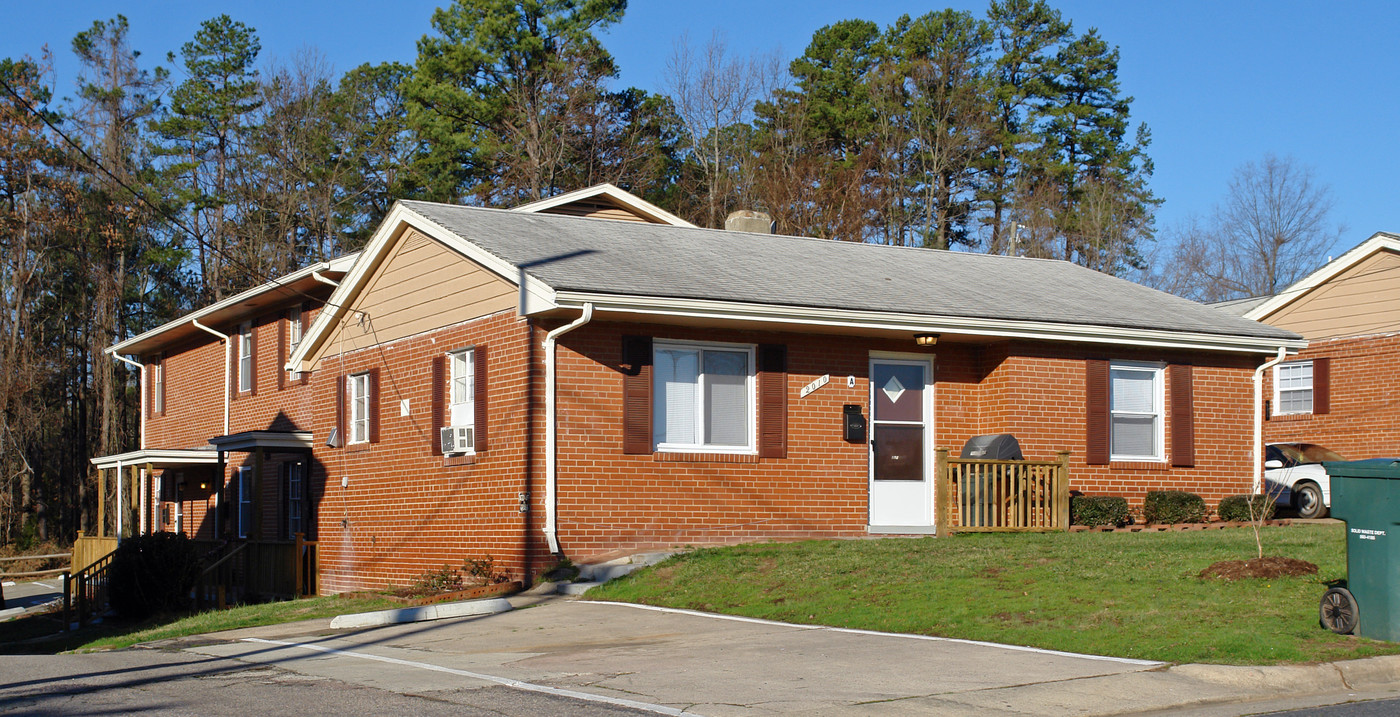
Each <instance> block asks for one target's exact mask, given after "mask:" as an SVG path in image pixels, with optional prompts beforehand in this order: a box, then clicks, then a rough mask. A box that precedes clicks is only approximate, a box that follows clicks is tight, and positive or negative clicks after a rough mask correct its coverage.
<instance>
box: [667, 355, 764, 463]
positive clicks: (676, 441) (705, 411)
mask: <svg viewBox="0 0 1400 717" xmlns="http://www.w3.org/2000/svg"><path fill="white" fill-rule="evenodd" d="M652 372H653V373H652V440H653V441H654V442H655V443H656V447H657V449H658V450H663V451H664V450H683V451H694V450H704V451H714V452H731V453H741V452H752V451H753V450H754V438H753V436H754V348H753V346H738V345H726V344H692V343H671V342H660V341H658V342H656V343H655V344H654V345H653V356H652Z"/></svg>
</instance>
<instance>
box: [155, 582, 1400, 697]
mask: <svg viewBox="0 0 1400 717" xmlns="http://www.w3.org/2000/svg"><path fill="white" fill-rule="evenodd" d="M515 601H516V602H517V607H527V606H528V607H529V609H517V610H514V611H511V612H505V613H501V614H497V615H491V616H484V617H477V618H467V619H459V620H444V621H436V622H425V623H415V624H410V625H394V626H388V627H382V628H375V629H366V630H359V631H334V630H331V629H329V625H328V621H309V622H306V623H295V624H292V625H280V626H270V627H263V628H253V629H249V630H241V631H233V632H227V633H219V634H217V635H210V636H205V638H204V642H205V643H207V644H203V645H189V644H186V645H184V646H185V647H186V649H190V650H193V651H196V652H199V653H202V654H207V655H216V656H221V657H231V658H235V659H239V660H243V661H246V662H250V663H256V664H269V665H276V666H279V667H282V668H284V669H288V670H292V671H295V672H299V673H303V674H307V675H316V676H321V677H328V678H332V679H337V680H341V681H344V682H347V683H351V684H356V685H364V686H370V687H376V688H379V689H385V690H389V691H393V692H399V693H407V694H419V695H429V696H430V695H431V694H432V693H433V692H435V691H448V690H462V689H475V688H484V687H490V686H497V685H508V686H511V687H515V688H517V689H525V690H533V691H539V692H553V693H555V694H559V695H563V696H568V697H573V698H582V699H591V700H594V701H597V702H600V703H606V704H608V705H611V706H620V707H631V708H634V709H638V710H642V711H644V712H650V713H656V714H702V715H717V716H723V715H770V714H792V713H804V714H834V715H840V714H861V715H872V714H873V715H883V714H889V715H896V714H898V715H967V714H1015V715H1109V714H1128V713H1142V712H1154V711H1169V712H1174V713H1180V712H1182V711H1183V710H1187V709H1190V708H1200V709H1198V710H1196V711H1195V712H1194V713H1197V714H1246V713H1253V712H1258V711H1261V710H1259V709H1246V708H1245V707H1244V706H1243V704H1242V703H1246V702H1250V701H1255V700H1278V699H1279V698H1286V697H1289V696H1301V695H1323V694H1328V695H1334V696H1335V699H1330V700H1329V699H1317V700H1314V701H1313V702H1312V703H1316V704H1326V703H1328V702H1329V701H1333V702H1340V701H1344V700H1345V699H1347V694H1348V693H1349V692H1350V693H1355V692H1356V691H1358V690H1367V689H1369V690H1379V691H1381V692H1384V691H1385V690H1386V689H1391V688H1395V687H1397V686H1400V658H1375V659H1370V660H1360V661H1354V662H1349V663H1340V664H1338V665H1319V666H1308V667H1279V668H1250V667H1218V666H1204V665H1182V666H1176V667H1168V666H1164V665H1161V664H1158V663H1147V662H1143V661H1136V660H1121V659H1116V658H1104V657H1097V656H1091V655H1074V654H1068V653H1056V652H1049V651H1042V650H1032V649H1027V648H1018V647H1010V646H1004V645H992V644H986V643H975V642H968V641H959V640H943V639H936V638H925V637H919V636H910V635H893V634H884V633H871V632H863V631H854V630H841V629H834V628H823V627H812V626H803V625H788V624H784V623H773V622H766V621H756V620H746V619H739V618H728V617H722V616H713V615H704V614H699V613H691V612H685V611H676V610H663V609H656V608H646V607H641V606H634V605H622V604H613V603H594V602H579V601H572V600H567V599H560V598H529V597H524V598H517V599H515ZM171 646H178V645H171ZM1227 705H1233V706H1234V707H1228V706H1227ZM600 706H601V705H600ZM1212 706H1215V708H1214V709H1212V708H1211V707H1212Z"/></svg>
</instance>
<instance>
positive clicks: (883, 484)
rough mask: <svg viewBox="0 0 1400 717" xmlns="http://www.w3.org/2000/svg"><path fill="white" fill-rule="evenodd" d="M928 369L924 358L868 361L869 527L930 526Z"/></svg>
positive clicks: (930, 395)
mask: <svg viewBox="0 0 1400 717" xmlns="http://www.w3.org/2000/svg"><path fill="white" fill-rule="evenodd" d="M932 373H933V365H932V364H931V363H930V362H929V360H928V359H917V360H913V359H871V360H870V527H871V528H882V529H885V531H886V532H894V531H896V530H897V531H899V532H931V530H932V528H933V481H932V480H930V476H931V475H932V473H933V471H932V468H931V465H932V460H933V449H932V447H931V446H932V445H933V443H932V436H931V435H930V434H931V433H932V431H931V430H930V425H931V421H930V417H931V416H932V415H933V391H932V390H931V388H932V386H931V384H932V381H931V380H930V378H931V376H932Z"/></svg>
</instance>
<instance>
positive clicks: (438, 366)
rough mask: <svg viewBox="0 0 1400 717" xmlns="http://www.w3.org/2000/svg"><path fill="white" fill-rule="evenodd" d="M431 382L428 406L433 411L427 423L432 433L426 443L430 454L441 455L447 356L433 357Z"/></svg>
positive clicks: (445, 407)
mask: <svg viewBox="0 0 1400 717" xmlns="http://www.w3.org/2000/svg"><path fill="white" fill-rule="evenodd" d="M429 374H430V375H431V376H432V382H433V391H432V396H433V403H432V406H431V407H430V408H429V410H430V411H432V412H433V415H432V420H431V421H429V422H428V423H429V425H431V426H432V427H433V428H432V435H430V436H428V438H429V441H428V443H429V444H430V445H431V448H432V450H431V451H429V453H431V454H432V455H435V456H440V455H442V424H443V420H444V418H445V417H444V415H443V414H444V413H445V412H446V411H447V357H446V356H442V355H438V356H434V357H433V366H432V371H430V372H429Z"/></svg>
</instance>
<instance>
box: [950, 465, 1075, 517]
mask: <svg viewBox="0 0 1400 717" xmlns="http://www.w3.org/2000/svg"><path fill="white" fill-rule="evenodd" d="M937 457H938V465H937V469H936V471H935V472H936V475H937V476H938V478H937V480H938V484H937V486H936V490H935V502H936V504H937V505H936V510H937V512H938V516H937V520H938V526H939V528H938V530H939V533H941V534H944V533H949V532H957V533H968V532H1017V531H1020V532H1032V531H1036V532H1050V531H1058V530H1068V529H1069V452H1068V451H1061V452H1060V453H1059V454H1058V458H1057V460H1054V461H1002V460H969V459H963V458H950V457H949V456H948V449H946V448H940V449H938V453H937Z"/></svg>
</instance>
